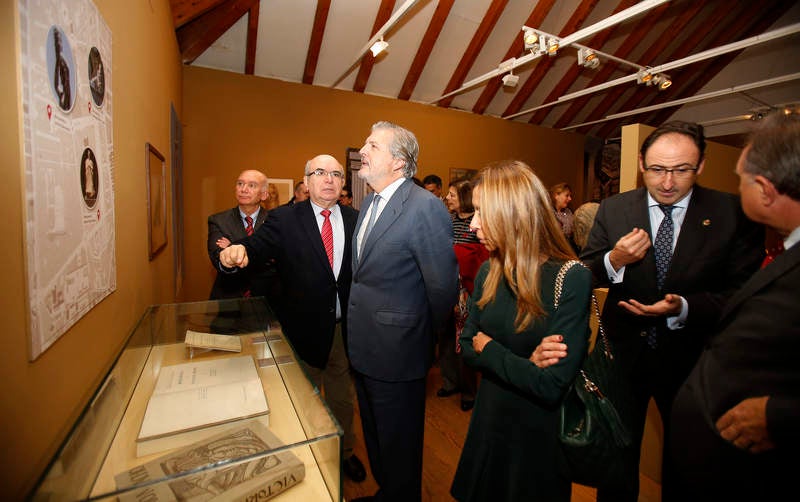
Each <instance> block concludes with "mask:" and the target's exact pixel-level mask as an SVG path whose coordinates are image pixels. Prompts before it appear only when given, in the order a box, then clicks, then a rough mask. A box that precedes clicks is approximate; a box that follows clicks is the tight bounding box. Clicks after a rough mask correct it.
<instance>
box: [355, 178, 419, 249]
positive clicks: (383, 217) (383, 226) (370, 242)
mask: <svg viewBox="0 0 800 502" xmlns="http://www.w3.org/2000/svg"><path fill="white" fill-rule="evenodd" d="M412 184H413V182H412V181H411V180H409V179H406V180H405V181H404V182H403V183H402V184H401V185H400V186H399V187H397V190H395V192H394V194H393V195H392V197H391V198H390V199H389V200H387V201H386V205H385V206H384V207H383V210H382V211H381V214H380V215H378V218H377V219H376V220H375V223H374V224H373V226H372V230H370V232H369V235H368V236H367V241H366V242H365V243H364V251H363V253H362V255H361V256H359V257H358V261H359V262H362V261H364V259H365V258H366V257H367V256H368V255H369V252H370V251H371V250H372V248H373V247H374V245H375V242H377V241H378V240H379V239H380V237H381V235H383V233H384V232H386V230H387V229H388V228H389V227H390V226H391V225H392V223H394V221H395V220H396V219H397V217H398V216H400V213H401V211H402V210H403V204H404V203H405V201H406V199H407V198H408V194H409V192H410V189H411V185H412ZM370 200H372V199H370ZM371 209H372V208H370V207H368V208H367V212H369V211H370V210H371Z"/></svg>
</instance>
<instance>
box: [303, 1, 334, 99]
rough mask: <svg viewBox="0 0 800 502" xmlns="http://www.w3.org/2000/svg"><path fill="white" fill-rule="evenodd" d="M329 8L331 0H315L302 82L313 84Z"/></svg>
mask: <svg viewBox="0 0 800 502" xmlns="http://www.w3.org/2000/svg"><path fill="white" fill-rule="evenodd" d="M330 10H331V0H317V11H316V12H315V13H314V26H312V28H311V40H310V41H309V43H308V54H306V67H305V70H303V83H304V84H309V85H311V84H313V83H314V75H315V74H316V73H317V62H318V61H319V51H320V49H321V48H322V38H323V37H324V36H325V26H327V24H328V12H330Z"/></svg>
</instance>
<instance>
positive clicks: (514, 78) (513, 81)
mask: <svg viewBox="0 0 800 502" xmlns="http://www.w3.org/2000/svg"><path fill="white" fill-rule="evenodd" d="M518 82H519V75H514V74H513V73H509V74H507V75H505V76H504V77H503V85H504V86H506V87H516V86H517V83H518Z"/></svg>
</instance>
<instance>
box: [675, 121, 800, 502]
mask: <svg viewBox="0 0 800 502" xmlns="http://www.w3.org/2000/svg"><path fill="white" fill-rule="evenodd" d="M736 173H737V174H738V175H739V192H740V193H741V200H742V207H743V209H744V212H745V214H746V215H747V216H748V217H749V218H750V219H752V220H754V221H757V222H759V223H763V224H765V225H767V226H769V227H771V228H773V229H774V230H776V231H777V233H778V234H780V235H781V236H782V237H783V239H784V240H783V247H784V248H785V251H784V252H783V253H782V254H780V255H778V256H777V257H776V258H775V259H774V260H773V261H772V262H771V263H769V264H768V265H766V266H765V267H764V268H763V269H761V270H759V271H757V272H756V273H755V274H754V275H753V276H752V277H751V278H750V280H749V281H747V282H746V283H745V284H744V285H743V286H742V288H741V289H740V290H739V291H738V292H736V293H735V294H734V295H733V296H732V297H731V299H730V300H729V301H728V303H727V305H726V306H725V309H724V310H723V312H722V317H721V319H720V322H719V324H718V326H717V329H716V334H715V335H714V336H713V337H712V338H711V340H710V342H709V343H708V344H707V345H706V347H705V350H704V351H703V353H702V355H701V356H700V359H699V361H698V362H697V364H696V365H695V367H694V369H693V370H692V373H691V374H690V375H689V378H688V379H687V380H686V382H685V383H684V384H683V386H682V387H681V389H680V391H679V392H678V395H677V397H676V398H675V403H674V404H673V409H672V429H673V435H672V441H671V445H669V446H671V448H672V451H673V454H674V457H675V460H676V465H677V466H678V474H679V476H678V479H679V480H681V481H682V482H683V484H682V486H681V491H682V492H683V493H684V494H685V500H780V499H784V498H786V497H787V495H786V494H787V493H792V492H793V491H795V490H796V487H795V485H796V480H795V478H794V476H795V475H796V470H797V469H796V466H797V460H796V455H797V449H798V447H800V432H798V428H797V424H798V423H800V365H798V361H797V355H798V354H800V308H798V307H800V245H799V244H798V241H800V176H798V173H800V117H798V116H797V115H793V116H792V115H790V116H785V115H784V114H782V113H780V114H775V115H773V116H770V117H768V118H767V119H765V121H764V123H763V124H762V125H761V126H760V127H759V128H758V129H757V130H756V131H755V132H754V133H753V135H752V136H751V138H750V140H749V143H748V145H747V146H746V147H745V149H744V150H743V151H742V154H741V156H740V158H739V163H738V165H737V166H736Z"/></svg>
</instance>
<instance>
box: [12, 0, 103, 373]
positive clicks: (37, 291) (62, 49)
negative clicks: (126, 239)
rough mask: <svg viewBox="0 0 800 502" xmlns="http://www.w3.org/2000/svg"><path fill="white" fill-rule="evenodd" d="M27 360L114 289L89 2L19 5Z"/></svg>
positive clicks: (95, 32) (94, 25)
mask: <svg viewBox="0 0 800 502" xmlns="http://www.w3.org/2000/svg"><path fill="white" fill-rule="evenodd" d="M19 12H20V34H21V41H20V42H21V54H20V62H21V68H20V70H21V84H22V86H21V87H22V107H23V137H24V149H25V154H24V159H25V166H24V169H25V177H24V181H25V211H24V214H25V235H26V242H25V246H26V269H27V270H26V271H27V277H28V291H27V293H28V306H29V313H30V328H29V332H30V343H31V359H35V358H36V357H38V356H39V355H40V354H41V353H42V352H44V351H45V350H46V349H47V348H48V347H49V346H51V345H52V344H53V343H54V342H55V341H56V340H58V338H59V337H60V336H61V335H62V334H64V332H66V331H67V330H68V329H69V328H70V327H71V326H72V325H73V324H75V322H77V321H78V319H80V318H81V317H82V316H83V315H84V314H86V313H87V312H88V311H89V310H91V309H92V307H94V306H95V305H97V304H98V303H99V302H100V301H101V300H102V299H103V298H105V297H106V296H108V295H109V294H110V293H111V292H113V291H114V290H115V289H116V281H117V277H116V260H115V249H114V184H113V182H114V177H113V172H114V171H113V167H114V144H113V130H114V128H113V122H112V115H113V114H112V99H111V98H112V95H111V89H112V86H111V83H112V78H111V77H112V76H111V68H112V66H111V30H110V29H109V28H108V25H107V24H106V23H105V21H104V20H103V18H102V17H101V16H100V13H99V12H98V11H97V8H96V7H95V5H94V3H92V2H91V1H90V0H20V2H19Z"/></svg>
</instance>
